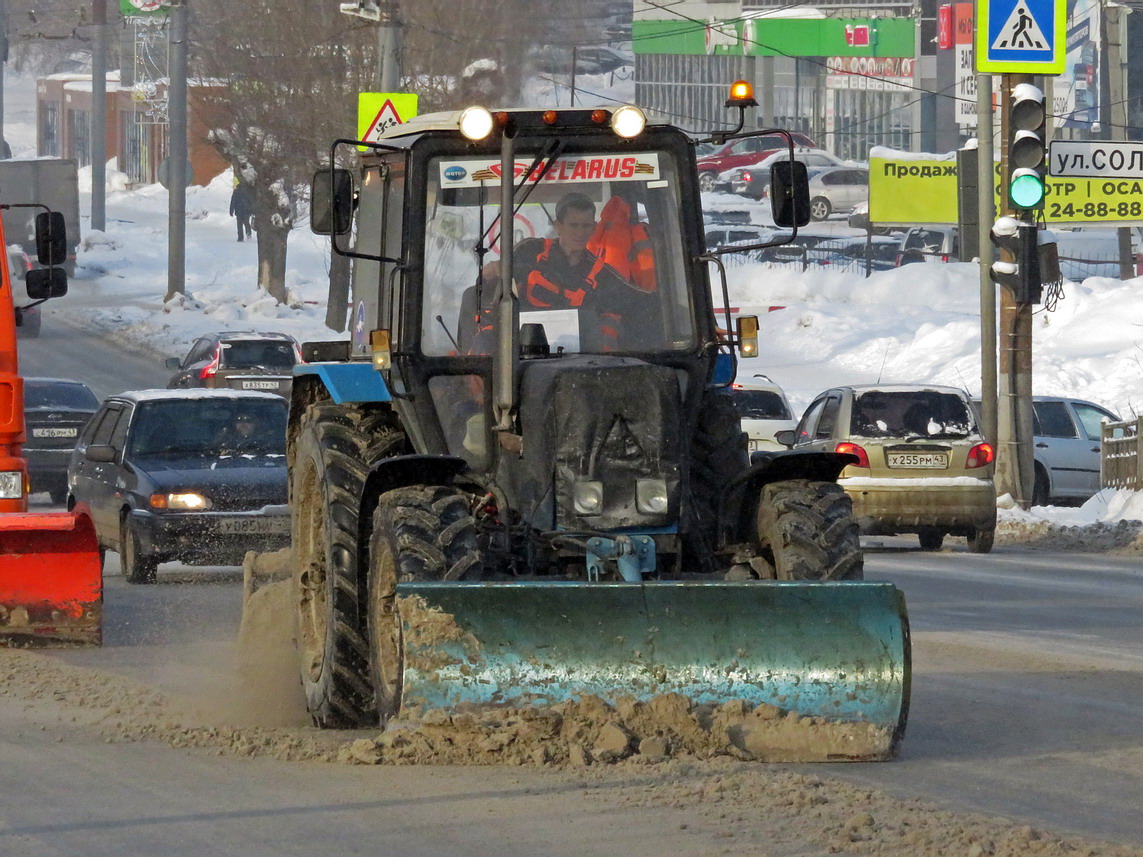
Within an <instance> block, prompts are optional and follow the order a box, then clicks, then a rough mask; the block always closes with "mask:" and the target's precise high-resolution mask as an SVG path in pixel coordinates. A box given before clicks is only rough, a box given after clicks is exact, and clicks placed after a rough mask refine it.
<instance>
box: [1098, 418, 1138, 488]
mask: <svg viewBox="0 0 1143 857" xmlns="http://www.w3.org/2000/svg"><path fill="white" fill-rule="evenodd" d="M1099 484H1100V487H1102V488H1127V489H1129V490H1131V491H1139V490H1143V417H1138V418H1136V419H1134V420H1124V421H1123V422H1118V423H1111V422H1108V423H1104V424H1103V430H1102V431H1101V432H1100V441H1099Z"/></svg>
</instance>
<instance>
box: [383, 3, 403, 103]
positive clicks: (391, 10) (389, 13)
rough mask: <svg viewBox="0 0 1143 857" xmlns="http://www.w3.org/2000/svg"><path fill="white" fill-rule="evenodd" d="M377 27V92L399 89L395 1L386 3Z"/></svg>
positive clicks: (398, 21)
mask: <svg viewBox="0 0 1143 857" xmlns="http://www.w3.org/2000/svg"><path fill="white" fill-rule="evenodd" d="M385 5H386V7H387V8H386V9H385V10H383V11H381V13H380V18H379V20H378V27H377V51H378V53H377V85H378V91H379V92H399V91H400V89H401V48H402V42H403V39H402V33H401V18H400V15H399V14H398V13H397V3H396V0H390V2H388V3H386V4H385Z"/></svg>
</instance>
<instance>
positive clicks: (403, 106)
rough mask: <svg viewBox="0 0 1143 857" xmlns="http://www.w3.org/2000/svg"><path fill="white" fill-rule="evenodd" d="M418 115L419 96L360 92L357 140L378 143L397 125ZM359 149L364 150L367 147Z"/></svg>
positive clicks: (403, 93) (400, 93) (405, 93)
mask: <svg viewBox="0 0 1143 857" xmlns="http://www.w3.org/2000/svg"><path fill="white" fill-rule="evenodd" d="M416 115H417V96H416V95H414V94H413V93H409V92H359V93H358V94H357V139H358V140H364V141H365V142H368V143H376V142H377V141H378V140H379V139H380V138H381V135H382V134H383V133H384V132H385V131H387V130H388V129H390V128H392V127H393V126H395V125H402V124H404V123H405V122H408V121H409V120H410V119H412V118H413V117H414V116H416ZM357 148H359V149H362V150H364V149H365V148H366V147H365V146H358V147H357Z"/></svg>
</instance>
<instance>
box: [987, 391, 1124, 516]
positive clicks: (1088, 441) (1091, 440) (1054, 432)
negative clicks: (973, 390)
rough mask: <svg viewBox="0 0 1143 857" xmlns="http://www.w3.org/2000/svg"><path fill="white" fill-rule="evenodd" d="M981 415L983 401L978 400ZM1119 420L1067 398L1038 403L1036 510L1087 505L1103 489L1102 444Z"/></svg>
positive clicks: (1035, 402)
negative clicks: (1107, 428) (1105, 428)
mask: <svg viewBox="0 0 1143 857" xmlns="http://www.w3.org/2000/svg"><path fill="white" fill-rule="evenodd" d="M972 404H973V407H974V408H975V409H976V411H977V413H978V414H979V412H980V400H979V399H973V402H972ZM1105 422H1119V417H1117V416H1116V415H1115V414H1114V413H1112V412H1111V411H1109V410H1108V409H1107V408H1104V407H1101V406H1100V405H1097V404H1095V403H1094V402H1089V401H1087V400H1085V399H1073V398H1068V397H1066V396H1033V397H1032V456H1033V459H1034V461H1035V477H1034V479H1035V481H1034V482H1033V487H1032V505H1033V506H1048V505H1052V504H1059V503H1061V502H1064V503H1082V502H1084V501H1085V500H1087V499H1088V498H1089V497H1091V496H1092V495H1093V494H1095V493H1096V492H1098V491H1099V488H1100V484H1099V482H1100V438H1101V426H1102V424H1103V423H1105Z"/></svg>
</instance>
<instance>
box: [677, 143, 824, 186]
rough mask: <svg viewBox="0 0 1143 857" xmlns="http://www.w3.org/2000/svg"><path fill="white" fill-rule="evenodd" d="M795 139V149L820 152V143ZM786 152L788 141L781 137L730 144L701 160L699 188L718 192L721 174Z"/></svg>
mask: <svg viewBox="0 0 1143 857" xmlns="http://www.w3.org/2000/svg"><path fill="white" fill-rule="evenodd" d="M791 136H792V137H793V138H794V147H795V148H806V149H816V148H817V143H815V142H814V141H813V140H811V139H810V138H809V137H807V136H806V135H805V134H799V133H796V132H795V133H793V134H792V135H791ZM784 148H786V138H785V137H783V136H781V135H780V134H774V135H768V136H765V137H746V138H744V139H742V140H728V141H727V142H726V143H725V144H724V145H723V146H721V147H720V148H719V149H718V150H717V151H715V152H713V153H712V154H709V155H704V156H703V157H701V158H699V159H698V174H699V188H700V189H701V190H704V191H711V190H715V182H716V181H717V179H718V174H719V173H721V172H723V171H725V170H729V169H731V168H733V167H752V166H754V165H755V164H757V163H760V162H762V161H764V160H765V159H766V158H768V157H770V155H772V154H774V153H775V152H776V151H778V150H779V149H784Z"/></svg>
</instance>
